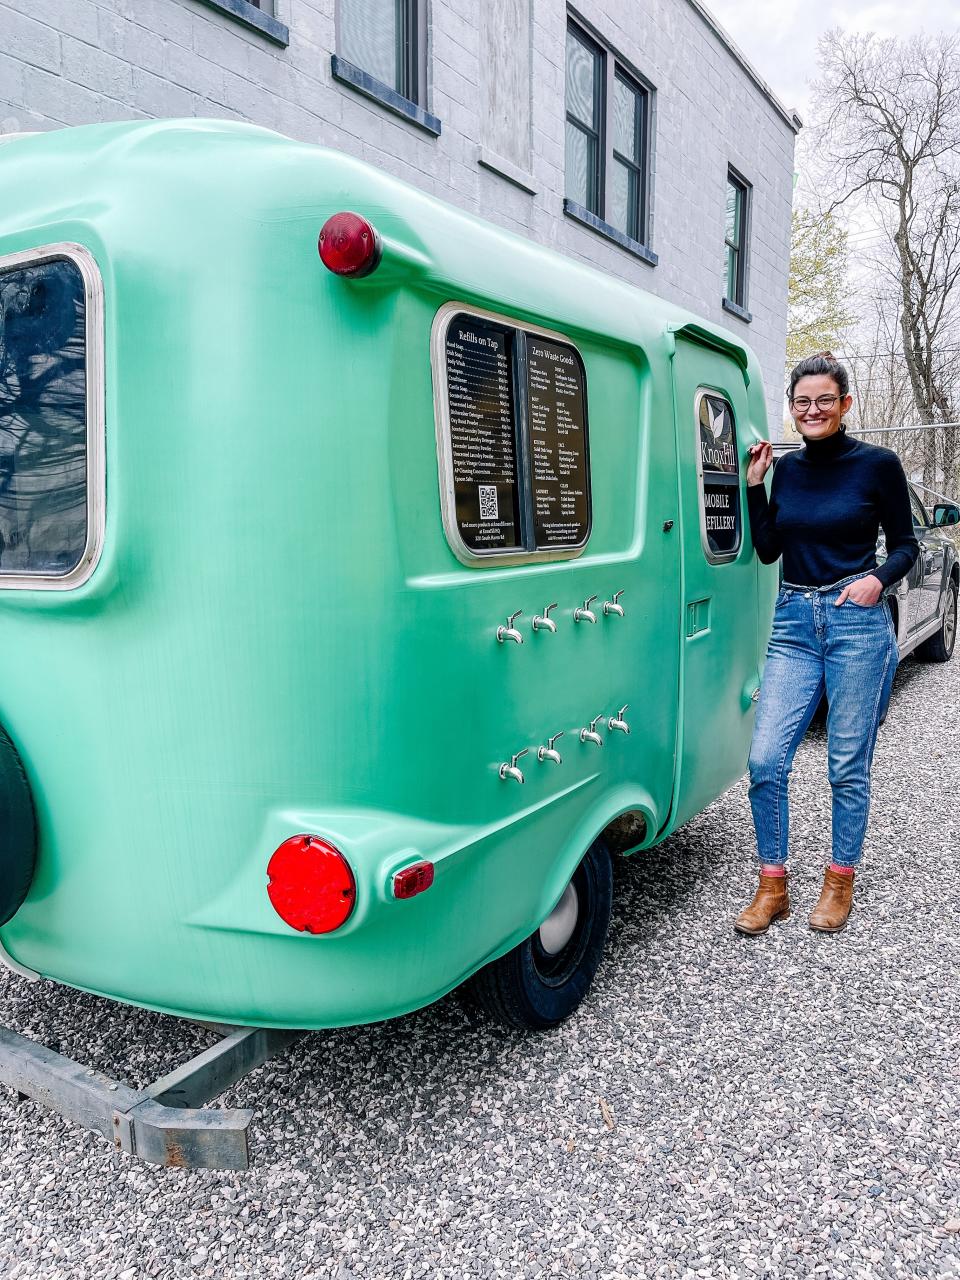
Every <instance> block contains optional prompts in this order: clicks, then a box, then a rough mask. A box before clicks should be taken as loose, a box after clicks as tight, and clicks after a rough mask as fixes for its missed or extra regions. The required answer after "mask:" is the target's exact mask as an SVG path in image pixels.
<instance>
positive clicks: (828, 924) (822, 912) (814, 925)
mask: <svg viewBox="0 0 960 1280" xmlns="http://www.w3.org/2000/svg"><path fill="white" fill-rule="evenodd" d="M853 880H854V877H853V876H849V875H846V876H845V875H842V874H841V873H840V872H839V871H831V870H830V868H829V867H827V870H826V874H825V875H824V877H823V888H822V889H821V890H820V901H819V902H818V903H817V905H816V906H815V907H814V908H813V910H812V911H811V912H810V928H811V929H815V930H816V931H817V933H838V932H839V931H840V930H841V929H842V928H843V926H844V925H845V924H846V923H847V917H848V916H849V914H850V909H851V907H852V906H853Z"/></svg>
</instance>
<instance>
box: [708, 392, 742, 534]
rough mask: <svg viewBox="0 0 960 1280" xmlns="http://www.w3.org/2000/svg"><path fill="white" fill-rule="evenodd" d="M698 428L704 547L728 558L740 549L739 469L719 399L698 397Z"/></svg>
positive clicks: (730, 424) (726, 411)
mask: <svg viewBox="0 0 960 1280" xmlns="http://www.w3.org/2000/svg"><path fill="white" fill-rule="evenodd" d="M699 426H700V462H701V465H702V469H703V521H704V531H705V533H706V537H707V546H708V547H709V549H710V552H711V553H712V554H713V555H716V556H727V555H732V554H733V553H734V552H736V550H737V548H738V547H739V546H740V467H739V463H738V461H737V437H736V427H735V424H734V421H733V410H732V409H731V407H730V405H729V404H728V403H727V401H726V400H724V399H723V398H722V396H715V395H706V394H704V395H701V397H700V422H699Z"/></svg>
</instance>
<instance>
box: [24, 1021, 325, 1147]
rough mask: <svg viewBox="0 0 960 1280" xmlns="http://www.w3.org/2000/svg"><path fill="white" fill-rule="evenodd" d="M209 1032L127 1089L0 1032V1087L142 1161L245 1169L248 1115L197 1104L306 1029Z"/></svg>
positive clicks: (221, 1028)
mask: <svg viewBox="0 0 960 1280" xmlns="http://www.w3.org/2000/svg"><path fill="white" fill-rule="evenodd" d="M217 1030H219V1031H221V1032H223V1033H224V1034H223V1038H222V1039H221V1040H218V1041H217V1043H216V1044H214V1045H212V1046H211V1047H210V1048H209V1049H204V1050H203V1052H202V1053H199V1054H197V1055H196V1057H194V1058H191V1059H190V1060H189V1062H185V1063H183V1065H182V1066H179V1067H177V1068H175V1069H174V1070H173V1071H171V1072H169V1074H167V1075H165V1076H163V1077H162V1078H161V1079H159V1080H156V1081H154V1083H153V1084H151V1085H148V1086H147V1088H146V1089H131V1088H130V1087H129V1086H128V1085H125V1084H123V1083H121V1082H120V1081H118V1080H112V1079H111V1078H110V1077H109V1076H106V1075H104V1074H103V1073H102V1072H100V1071H95V1070H93V1069H91V1068H89V1067H85V1066H83V1064H82V1063H79V1062H75V1061H74V1060H73V1059H72V1058H66V1057H64V1056H63V1055H62V1054H59V1053H54V1051H53V1050H52V1049H48V1048H46V1046H45V1045H42V1044H37V1043H36V1042H35V1041H33V1040H28V1039H27V1038H26V1036H21V1035H18V1034H17V1033H16V1032H15V1031H10V1030H8V1029H7V1028H6V1027H0V1082H2V1083H3V1084H7V1085H9V1086H10V1087H11V1088H12V1089H15V1090H16V1091H17V1093H18V1094H19V1095H20V1096H21V1097H22V1098H33V1099H34V1100H35V1101H36V1102H40V1103H42V1104H43V1105H44V1106H45V1107H49V1108H50V1109H51V1110H53V1111H57V1112H59V1114H60V1115H62V1116H64V1117H65V1118H66V1119H67V1120H72V1121H73V1122H74V1123H76V1124H80V1125H83V1127H84V1128H86V1129H93V1130H94V1131H95V1132H97V1133H100V1134H102V1135H103V1136H104V1137H105V1138H107V1139H109V1141H111V1142H112V1143H113V1145H114V1146H115V1147H116V1148H117V1150H118V1151H129V1152H130V1153H131V1154H132V1155H135V1156H138V1157H139V1158H140V1159H141V1160H146V1161H148V1162H149V1163H150V1164H160V1165H175V1166H178V1167H180V1168H183V1169H246V1168H248V1167H249V1164H250V1148H249V1141H248V1133H247V1131H248V1129H249V1127H250V1122H251V1121H252V1120H253V1117H254V1115H255V1112H253V1111H251V1110H249V1109H247V1108H242V1109H238V1108H237V1109H235V1108H224V1109H222V1110H208V1109H205V1108H204V1105H203V1104H204V1103H206V1102H209V1101H210V1100H211V1099H212V1098H216V1097H217V1096H218V1095H219V1094H221V1093H223V1091H224V1090H225V1089H228V1088H229V1087H230V1085H232V1084H235V1083H236V1081H238V1080H240V1079H242V1078H243V1076H245V1075H247V1074H248V1073H249V1072H250V1071H254V1070H255V1069H256V1068H257V1067H259V1066H262V1065H263V1063H264V1062H266V1061H267V1060H268V1059H269V1058H272V1057H273V1056H274V1055H275V1054H278V1053H280V1052H281V1051H282V1050H283V1049H285V1048H287V1046H288V1045H290V1044H292V1043H293V1042H294V1041H295V1040H298V1039H299V1038H300V1037H301V1036H304V1035H307V1034H308V1032H305V1031H286V1030H277V1029H274V1028H269V1027H225V1026H218V1027H217Z"/></svg>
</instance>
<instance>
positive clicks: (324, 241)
mask: <svg viewBox="0 0 960 1280" xmlns="http://www.w3.org/2000/svg"><path fill="white" fill-rule="evenodd" d="M317 247H318V249H319V250H320V258H321V261H322V262H323V265H324V266H325V267H326V268H327V269H328V270H329V271H332V272H333V273H334V275H338V276H349V277H350V279H351V280H358V279H359V278H360V277H361V276H368V275H369V274H370V272H371V271H375V270H376V269H377V267H378V266H379V265H380V259H381V257H382V256H383V241H382V240H381V239H380V235H379V232H377V231H376V229H375V228H374V227H373V226H372V225H371V224H370V223H369V222H368V221H367V220H366V218H361V217H360V215H359V213H346V212H345V213H335V214H334V215H333V217H332V218H328V219H327V220H326V222H325V223H324V224H323V228H322V230H321V232H320V240H319V242H318V245H317Z"/></svg>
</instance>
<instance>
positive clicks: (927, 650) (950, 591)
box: [915, 578, 957, 662]
mask: <svg viewBox="0 0 960 1280" xmlns="http://www.w3.org/2000/svg"><path fill="white" fill-rule="evenodd" d="M945 594H946V600H945V601H944V607H943V621H942V622H941V624H940V630H939V631H936V632H934V634H933V635H932V636H930V638H929V639H928V640H924V642H923V644H918V645H917V647H916V650H915V655H916V657H918V658H919V659H920V661H921V662H949V661H950V659H951V658H952V657H953V646H954V645H955V644H956V642H957V580H956V578H950V579H949V581H948V582H947V590H946V593H945Z"/></svg>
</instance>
